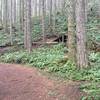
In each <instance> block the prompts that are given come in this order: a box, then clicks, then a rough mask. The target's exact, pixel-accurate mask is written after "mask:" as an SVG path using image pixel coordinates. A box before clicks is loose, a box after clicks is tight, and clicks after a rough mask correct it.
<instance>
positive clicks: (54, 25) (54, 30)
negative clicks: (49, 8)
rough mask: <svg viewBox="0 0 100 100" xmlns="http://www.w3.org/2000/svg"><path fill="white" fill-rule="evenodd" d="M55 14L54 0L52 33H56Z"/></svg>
mask: <svg viewBox="0 0 100 100" xmlns="http://www.w3.org/2000/svg"><path fill="white" fill-rule="evenodd" d="M56 14H57V5H56V0H54V11H53V33H55V32H56Z"/></svg>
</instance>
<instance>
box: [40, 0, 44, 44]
mask: <svg viewBox="0 0 100 100" xmlns="http://www.w3.org/2000/svg"><path fill="white" fill-rule="evenodd" d="M41 3H42V34H43V43H45V0H42V2H41Z"/></svg>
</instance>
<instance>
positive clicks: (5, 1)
mask: <svg viewBox="0 0 100 100" xmlns="http://www.w3.org/2000/svg"><path fill="white" fill-rule="evenodd" d="M3 9H4V14H3V16H4V30H5V33H7V32H8V26H7V21H8V0H4V8H3Z"/></svg>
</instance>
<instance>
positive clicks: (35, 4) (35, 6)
mask: <svg viewBox="0 0 100 100" xmlns="http://www.w3.org/2000/svg"><path fill="white" fill-rule="evenodd" d="M34 10H35V17H37V0H35V1H34Z"/></svg>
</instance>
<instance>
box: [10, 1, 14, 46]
mask: <svg viewBox="0 0 100 100" xmlns="http://www.w3.org/2000/svg"><path fill="white" fill-rule="evenodd" d="M12 16H13V15H12V0H11V1H10V43H11V45H13V36H12V34H13V31H12V24H13V19H12Z"/></svg>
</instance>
